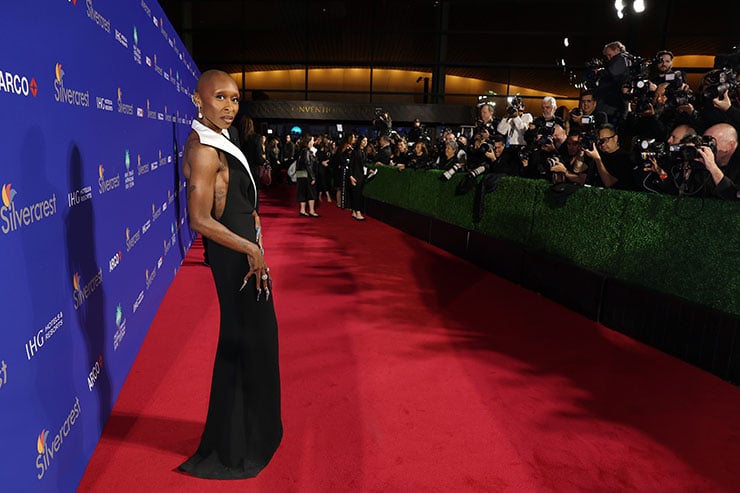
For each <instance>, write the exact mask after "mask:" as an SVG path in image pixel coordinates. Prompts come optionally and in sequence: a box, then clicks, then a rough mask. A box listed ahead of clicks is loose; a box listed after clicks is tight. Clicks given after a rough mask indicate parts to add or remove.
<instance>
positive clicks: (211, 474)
mask: <svg viewBox="0 0 740 493" xmlns="http://www.w3.org/2000/svg"><path fill="white" fill-rule="evenodd" d="M193 99H194V101H195V103H196V104H197V105H198V107H199V118H198V119H197V120H194V121H193V124H192V126H193V132H191V134H190V135H189V136H188V139H187V142H186V145H185V154H184V156H183V171H184V174H185V177H186V178H187V179H188V210H189V214H190V224H191V227H192V228H193V229H194V230H196V231H198V232H200V233H201V234H203V235H204V236H207V237H208V238H209V239H210V245H209V260H210V265H211V271H212V273H213V279H214V281H215V285H216V292H217V294H218V301H219V307H220V330H219V339H218V347H217V350H216V358H215V362H214V366H213V379H212V382H211V395H210V401H209V405H208V415H207V418H206V424H205V429H204V431H203V435H202V437H201V442H200V446H199V447H198V450H197V451H196V452H195V454H194V455H193V456H192V457H191V458H190V459H188V460H187V461H186V462H185V463H183V464H182V465H181V466H180V467H179V470H180V471H183V472H186V473H189V474H192V475H193V476H197V477H200V478H209V479H244V478H250V477H254V476H256V475H257V474H258V473H259V472H260V471H261V470H262V469H263V468H264V467H265V466H266V465H267V464H268V462H269V461H270V459H271V458H272V456H273V454H274V453H275V451H276V450H277V448H278V446H279V444H280V441H281V439H282V435H283V427H282V421H281V411H280V372H279V365H278V339H277V320H276V318H275V311H274V307H273V304H272V297H271V294H272V293H271V291H270V290H271V288H272V279H271V278H270V275H269V269H268V268H267V265H266V264H265V259H264V256H263V251H262V245H261V235H260V222H259V215H258V214H257V211H256V210H255V208H254V204H255V203H256V201H257V188H256V183H255V179H254V175H253V173H252V171H251V170H250V169H249V165H248V164H247V161H246V159H245V157H244V155H243V154H242V152H241V151H240V150H239V148H238V147H237V146H235V145H234V144H233V143H232V142H231V141H230V140H229V139H228V138H227V137H226V136H225V135H224V133H222V130H225V129H226V128H228V127H229V126H230V125H231V123H232V122H233V119H234V115H236V112H237V110H238V104H239V103H238V102H239V91H238V89H237V87H236V84H235V83H234V81H233V80H232V79H231V77H230V76H229V75H228V74H226V73H224V72H220V71H215V70H211V71H208V72H205V73H204V74H203V75H201V77H200V79H199V81H198V86H197V88H196V92H195V95H194V97H193Z"/></svg>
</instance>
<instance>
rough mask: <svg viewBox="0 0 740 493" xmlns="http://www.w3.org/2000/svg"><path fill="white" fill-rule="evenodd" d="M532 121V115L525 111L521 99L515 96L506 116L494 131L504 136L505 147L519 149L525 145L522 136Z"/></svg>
mask: <svg viewBox="0 0 740 493" xmlns="http://www.w3.org/2000/svg"><path fill="white" fill-rule="evenodd" d="M533 120H534V118H533V117H532V114H531V113H527V112H526V111H525V108H524V101H523V100H522V98H520V97H519V96H516V97H514V98H512V99H511V102H510V103H509V107H508V108H507V110H506V116H505V117H504V118H502V119H501V121H500V122H499V124H498V126H497V127H496V130H497V131H498V133H500V134H501V135H505V136H506V143H507V145H509V146H519V147H521V146H524V145H525V144H526V143H527V142H526V140H525V138H524V135H525V132H526V131H527V130H528V129H529V125H530V124H531V123H532V122H533Z"/></svg>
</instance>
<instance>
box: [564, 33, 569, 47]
mask: <svg viewBox="0 0 740 493" xmlns="http://www.w3.org/2000/svg"><path fill="white" fill-rule="evenodd" d="M563 44H564V45H565V47H566V48H567V47H568V45H569V44H570V41H568V37H567V36H566V37H565V38H563Z"/></svg>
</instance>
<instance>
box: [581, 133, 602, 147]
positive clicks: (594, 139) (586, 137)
mask: <svg viewBox="0 0 740 493" xmlns="http://www.w3.org/2000/svg"><path fill="white" fill-rule="evenodd" d="M598 142H599V134H598V133H597V132H596V130H595V129H586V130H584V131H582V132H581V149H589V150H590V149H593V147H594V146H595V145H596V144H597V143H598Z"/></svg>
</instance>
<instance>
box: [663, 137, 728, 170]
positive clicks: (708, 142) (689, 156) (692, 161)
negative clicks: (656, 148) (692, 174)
mask: <svg viewBox="0 0 740 493" xmlns="http://www.w3.org/2000/svg"><path fill="white" fill-rule="evenodd" d="M699 147H708V148H709V149H710V150H711V151H712V154H714V156H717V142H716V141H715V140H714V138H713V137H711V136H708V135H691V136H688V137H684V139H683V140H682V141H681V143H680V144H675V145H672V146H670V149H669V152H670V154H671V156H672V157H673V161H674V163H676V164H679V165H684V166H688V167H689V168H690V169H702V170H703V169H706V167H705V166H704V162H703V161H697V160H696V159H697V158H701V154H699Z"/></svg>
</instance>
